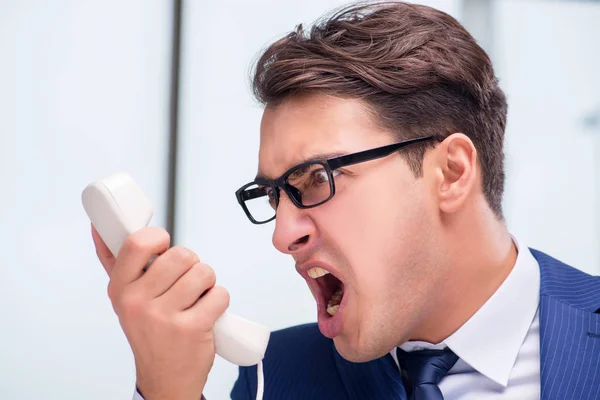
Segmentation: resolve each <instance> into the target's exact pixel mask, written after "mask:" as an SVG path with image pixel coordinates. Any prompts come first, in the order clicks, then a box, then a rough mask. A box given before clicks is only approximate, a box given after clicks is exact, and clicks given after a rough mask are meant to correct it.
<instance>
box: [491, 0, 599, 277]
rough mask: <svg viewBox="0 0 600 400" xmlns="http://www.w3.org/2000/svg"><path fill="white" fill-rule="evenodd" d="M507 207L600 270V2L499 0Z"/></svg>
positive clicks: (541, 237)
mask: <svg viewBox="0 0 600 400" xmlns="http://www.w3.org/2000/svg"><path fill="white" fill-rule="evenodd" d="M494 15H495V18H494V33H493V38H494V45H493V49H494V59H495V63H496V64H495V66H496V70H497V73H498V75H499V77H500V80H501V86H502V88H503V89H504V90H505V92H506V94H507V97H508V108H509V111H508V126H507V132H506V141H507V142H506V166H507V175H508V179H507V185H506V196H505V202H504V204H505V211H506V217H507V223H508V226H509V228H510V230H511V231H512V232H513V233H514V234H515V235H516V236H517V237H518V238H519V240H520V241H522V242H523V243H524V244H526V245H528V246H531V247H535V248H538V249H540V250H542V251H545V252H547V253H549V254H551V255H553V256H554V257H557V258H559V259H561V260H563V261H565V262H567V263H570V264H571V265H573V266H575V267H577V268H580V269H582V270H584V271H587V272H589V273H592V274H600V124H598V125H596V126H595V127H594V126H590V125H591V124H589V123H588V124H586V119H589V117H590V116H591V115H594V114H595V115H596V118H599V119H600V115H598V114H600V74H599V73H598V71H600V24H599V23H598V21H600V3H591V2H554V1H553V2H544V1H540V0H537V1H534V0H518V1H517V0H506V1H497V2H496V6H495V10H494Z"/></svg>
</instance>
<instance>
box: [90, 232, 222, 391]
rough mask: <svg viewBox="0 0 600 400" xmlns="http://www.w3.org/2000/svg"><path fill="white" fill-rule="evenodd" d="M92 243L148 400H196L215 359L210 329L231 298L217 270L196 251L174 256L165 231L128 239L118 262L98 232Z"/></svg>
mask: <svg viewBox="0 0 600 400" xmlns="http://www.w3.org/2000/svg"><path fill="white" fill-rule="evenodd" d="M92 237H93V239H94V244H95V246H96V254H97V255H98V258H99V259H100V262H101V263H102V265H103V266H104V269H105V270H106V272H107V273H108V276H109V277H110V282H109V284H108V297H109V298H110V300H111V302H112V305H113V309H114V310H115V312H116V314H117V316H118V317H119V322H120V324H121V327H122V328H123V331H124V332H125V335H126V336H127V340H128V341H129V344H130V345H131V348H132V350H133V354H134V357H135V365H136V376H137V386H138V388H139V390H140V392H141V393H142V395H143V396H144V398H145V399H146V400H153V399H178V400H179V399H182V400H183V399H188V398H189V399H194V400H198V399H199V398H200V396H201V394H202V390H203V388H204V385H205V383H206V379H207V376H208V373H209V371H210V369H211V368H212V365H213V362H214V357H215V345H214V340H213V333H212V329H213V326H214V324H215V321H216V320H217V319H218V318H219V317H220V316H221V315H222V314H223V313H224V312H225V310H226V309H227V307H228V306H229V294H228V293H227V291H226V290H225V289H224V288H222V287H220V286H215V281H216V276H215V273H214V271H213V270H212V269H211V268H210V267H209V266H208V265H206V264H203V263H202V262H200V260H199V259H198V256H197V255H196V254H195V253H194V252H193V251H191V250H188V249H186V248H184V247H179V246H175V247H172V248H170V249H169V245H170V237H169V234H168V233H167V231H165V230H164V229H162V228H145V229H142V230H140V231H138V232H136V233H134V234H132V235H130V236H129V237H128V238H127V239H126V240H125V242H124V243H123V246H122V247H121V250H120V251H119V255H118V257H116V258H115V257H114V256H113V255H112V253H111V252H110V250H109V249H108V247H106V244H104V242H103V241H102V239H101V238H100V236H99V235H98V233H97V232H96V230H95V229H94V228H93V226H92ZM157 254H160V256H158V257H157V258H156V259H155V260H154V262H153V263H152V265H151V266H150V267H149V268H148V270H147V272H145V273H144V272H143V268H144V267H145V266H146V264H147V263H148V261H149V260H150V258H151V257H152V256H153V255H157ZM201 296H202V297H201Z"/></svg>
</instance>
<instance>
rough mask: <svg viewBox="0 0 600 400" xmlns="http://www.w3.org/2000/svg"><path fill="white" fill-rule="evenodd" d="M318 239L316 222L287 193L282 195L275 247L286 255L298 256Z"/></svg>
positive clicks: (274, 233) (274, 240)
mask: <svg viewBox="0 0 600 400" xmlns="http://www.w3.org/2000/svg"><path fill="white" fill-rule="evenodd" d="M315 239H316V227H315V224H314V221H313V220H312V218H310V216H309V215H308V213H307V212H306V210H301V209H299V208H298V207H296V206H295V205H294V204H293V203H292V201H291V200H290V199H289V198H288V197H287V195H286V194H285V193H282V195H281V197H280V199H279V205H278V207H277V217H276V218H275V231H274V232H273V245H274V246H275V248H276V249H277V250H279V251H280V252H282V253H285V254H291V255H294V254H297V253H299V252H301V251H304V250H306V249H307V248H309V247H310V246H312V244H313V243H314V241H315Z"/></svg>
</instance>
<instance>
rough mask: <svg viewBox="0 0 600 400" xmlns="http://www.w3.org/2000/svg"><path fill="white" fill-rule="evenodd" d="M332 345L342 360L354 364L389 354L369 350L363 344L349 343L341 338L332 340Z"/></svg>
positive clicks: (381, 350)
mask: <svg viewBox="0 0 600 400" xmlns="http://www.w3.org/2000/svg"><path fill="white" fill-rule="evenodd" d="M333 344H334V345H335V349H336V350H337V352H338V353H339V354H340V355H341V356H342V358H344V359H345V360H346V361H350V362H354V363H362V362H368V361H373V360H376V359H378V358H380V357H383V356H384V355H386V354H387V353H388V352H389V351H387V350H385V349H373V348H369V346H366V345H365V343H351V342H349V341H348V340H347V339H346V338H344V337H341V336H338V337H335V338H333Z"/></svg>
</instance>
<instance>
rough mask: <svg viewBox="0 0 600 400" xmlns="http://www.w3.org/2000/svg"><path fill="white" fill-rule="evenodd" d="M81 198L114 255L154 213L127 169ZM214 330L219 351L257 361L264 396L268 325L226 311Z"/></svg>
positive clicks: (242, 362) (241, 361) (243, 362)
mask: <svg viewBox="0 0 600 400" xmlns="http://www.w3.org/2000/svg"><path fill="white" fill-rule="evenodd" d="M81 198H82V202H83V207H84V209H85V211H86V213H87V215H88V217H89V218H90V220H91V222H92V224H93V225H94V227H95V228H96V230H97V231H98V234H99V235H100V237H101V238H102V240H104V243H106V245H107V246H108V248H109V249H110V251H111V252H112V253H113V254H114V255H115V257H116V256H117V254H118V253H119V249H120V248H121V245H122V244H123V242H124V241H125V239H126V238H127V236H129V235H130V234H132V233H133V232H135V231H137V230H139V229H142V228H145V227H146V226H148V223H149V222H150V219H151V218H152V215H153V209H152V205H151V204H150V201H149V200H148V198H147V197H146V196H145V195H144V192H143V191H142V190H141V189H140V187H139V186H138V185H137V184H136V183H135V181H134V180H133V179H132V178H131V177H130V176H129V175H127V174H124V173H121V174H116V175H113V176H110V177H108V178H106V179H102V180H100V181H97V182H94V183H91V184H89V185H88V186H87V187H86V188H85V190H84V191H83V193H82V195H81ZM213 333H214V339H215V348H216V352H217V354H218V355H220V356H221V357H223V358H224V359H226V360H227V361H229V362H232V363H233V364H236V365H239V366H250V365H256V364H258V373H259V386H258V393H257V399H260V398H262V363H261V361H262V359H263V358H264V356H265V351H266V348H267V344H268V342H269V336H270V331H269V329H268V328H266V327H264V326H262V325H259V324H257V323H255V322H252V321H249V320H247V319H244V318H241V317H238V316H236V315H233V314H230V313H227V312H226V313H225V314H223V315H222V316H221V317H220V318H219V319H218V320H217V321H216V323H215V326H214V329H213Z"/></svg>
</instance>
